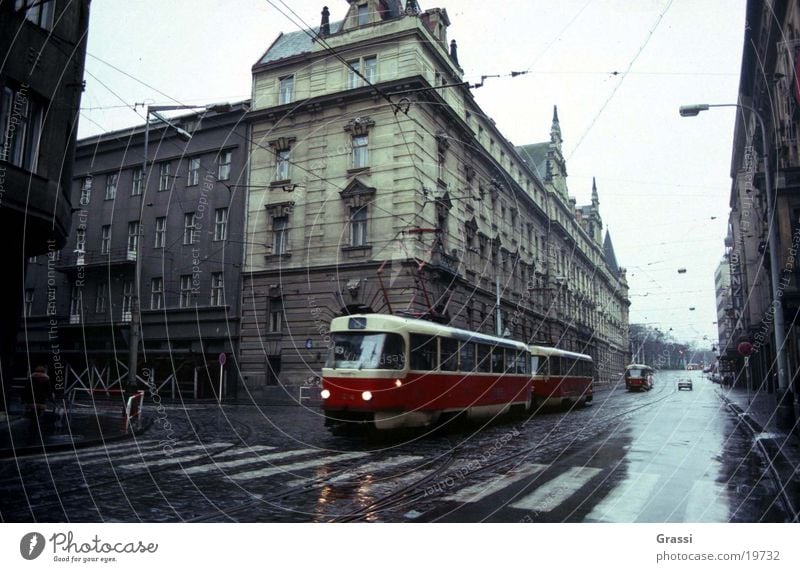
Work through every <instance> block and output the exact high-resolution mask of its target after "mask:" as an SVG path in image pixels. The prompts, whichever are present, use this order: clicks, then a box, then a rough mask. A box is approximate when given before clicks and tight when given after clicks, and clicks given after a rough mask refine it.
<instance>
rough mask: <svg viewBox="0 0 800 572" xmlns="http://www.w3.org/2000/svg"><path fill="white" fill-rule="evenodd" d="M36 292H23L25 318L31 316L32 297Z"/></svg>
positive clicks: (28, 289) (31, 290) (30, 290)
mask: <svg viewBox="0 0 800 572" xmlns="http://www.w3.org/2000/svg"><path fill="white" fill-rule="evenodd" d="M35 293H36V291H35V290H34V289H33V288H27V289H26V290H25V316H32V315H33V297H34V295H35Z"/></svg>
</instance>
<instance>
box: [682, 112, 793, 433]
mask: <svg viewBox="0 0 800 572" xmlns="http://www.w3.org/2000/svg"><path fill="white" fill-rule="evenodd" d="M712 107H736V108H738V109H744V110H746V111H749V112H750V113H752V114H753V116H754V117H755V118H756V120H757V121H758V126H759V128H760V129H761V148H762V149H761V151H762V153H763V160H764V180H765V183H766V185H767V188H766V192H765V194H766V195H767V213H768V220H769V227H768V232H769V266H770V279H771V282H772V312H773V318H774V324H773V327H774V330H775V332H774V335H775V362H776V366H777V369H778V392H777V393H778V396H777V399H778V409H777V411H776V413H777V421H778V424H779V425H781V427H782V428H791V427H793V426H794V404H793V403H792V393H791V389H790V388H789V380H788V377H787V372H786V353H785V350H784V346H785V344H786V333H785V331H784V328H785V325H784V320H783V308H782V307H781V302H780V298H781V295H782V292H780V290H779V287H778V284H779V279H780V276H779V273H778V264H779V262H778V230H777V227H778V225H777V220H776V219H777V216H776V210H777V209H776V206H777V205H775V200H774V199H773V197H772V173H771V171H770V167H769V148H768V147H767V129H766V127H765V124H764V118H763V117H761V114H760V113H759V112H758V111H757V110H756V109H755V108H753V107H751V106H749V105H745V104H743V103H717V104H708V103H701V104H697V105H684V106H682V107H681V108H680V110H679V111H680V114H681V116H682V117H694V116H696V115H698V114H699V113H700V112H701V111H706V110H708V109H710V108H712Z"/></svg>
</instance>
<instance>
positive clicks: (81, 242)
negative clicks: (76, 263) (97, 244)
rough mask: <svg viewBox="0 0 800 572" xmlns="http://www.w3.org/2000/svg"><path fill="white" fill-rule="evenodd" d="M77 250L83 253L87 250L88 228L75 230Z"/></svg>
mask: <svg viewBox="0 0 800 572" xmlns="http://www.w3.org/2000/svg"><path fill="white" fill-rule="evenodd" d="M75 250H76V251H77V252H79V253H81V254H83V253H85V252H86V228H79V229H77V230H76V231H75Z"/></svg>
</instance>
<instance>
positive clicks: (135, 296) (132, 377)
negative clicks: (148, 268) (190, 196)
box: [128, 104, 231, 389]
mask: <svg viewBox="0 0 800 572" xmlns="http://www.w3.org/2000/svg"><path fill="white" fill-rule="evenodd" d="M137 105H141V104H137ZM230 108H231V106H230V104H216V105H146V106H145V124H144V150H143V153H142V155H143V159H142V185H143V188H142V192H141V193H140V195H139V196H140V197H141V198H140V200H141V203H140V206H139V221H140V223H139V232H138V235H137V237H136V249H135V251H134V252H135V254H134V257H135V261H134V263H135V266H134V284H133V292H132V296H131V325H130V336H129V353H128V388H129V389H132V388H135V387H136V369H137V367H138V361H139V340H140V339H141V327H142V324H141V313H140V304H139V301H140V296H139V291H140V286H141V281H142V257H141V242H142V241H141V238H142V225H141V220H142V214H143V212H144V205H145V202H144V199H145V195H146V194H147V183H148V169H147V160H148V157H147V156H148V152H149V146H150V116H151V115H152V116H153V117H155V118H156V119H158V120H159V121H161V122H162V123H164V124H165V125H167V127H172V128H173V129H174V130H175V131H176V133H177V134H178V136H179V137H180V138H181V139H183V140H184V141H187V142H188V141H189V140H190V139H191V138H192V134H191V133H189V132H188V131H186V130H185V129H182V128H181V127H179V126H178V125H175V124H174V123H173V122H172V121H170V120H169V119H167V118H166V117H164V116H163V115H161V112H162V111H174V110H178V109H205V110H206V111H219V112H224V111H229V110H230Z"/></svg>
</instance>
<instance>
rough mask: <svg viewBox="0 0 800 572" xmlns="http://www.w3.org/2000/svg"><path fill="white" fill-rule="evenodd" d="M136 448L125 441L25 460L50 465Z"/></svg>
mask: <svg viewBox="0 0 800 572" xmlns="http://www.w3.org/2000/svg"><path fill="white" fill-rule="evenodd" d="M137 442H138V443H139V446H147V445H149V444H151V443H156V442H157V441H154V440H152V439H148V440H139V441H137ZM134 446H135V445H133V444H132V442H131V441H125V442H123V443H114V444H111V445H107V446H105V447H104V446H102V445H100V446H99V447H100V448H98V447H97V446H94V447H86V448H83V447H76V448H75V449H72V450H69V451H63V452H61V453H48V454H46V455H39V456H36V457H31V458H29V459H27V458H26V459H24V460H26V461H28V460H30V461H37V462H44V461H45V460H47V462H48V463H52V462H57V461H62V460H64V459H69V460H74V459H75V458H76V457H79V458H84V457H95V456H97V455H105V454H106V452H113V451H116V450H117V449H124V448H125V447H134ZM15 460H17V459H15V458H14V457H9V458H7V459H0V461H15ZM19 460H23V459H19Z"/></svg>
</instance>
